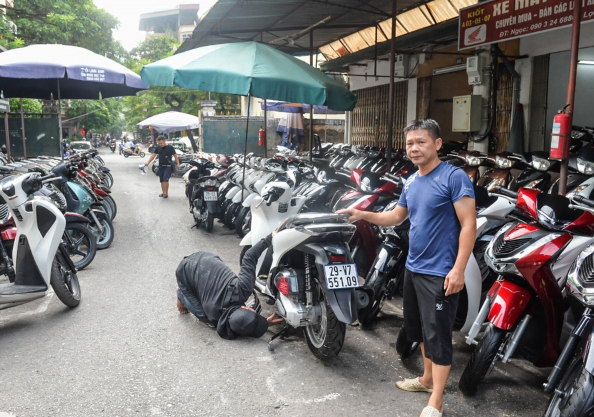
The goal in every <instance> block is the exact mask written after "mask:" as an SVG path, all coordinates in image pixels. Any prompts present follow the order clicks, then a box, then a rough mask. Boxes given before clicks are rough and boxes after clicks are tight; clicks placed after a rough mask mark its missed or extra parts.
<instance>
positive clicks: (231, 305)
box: [176, 235, 272, 339]
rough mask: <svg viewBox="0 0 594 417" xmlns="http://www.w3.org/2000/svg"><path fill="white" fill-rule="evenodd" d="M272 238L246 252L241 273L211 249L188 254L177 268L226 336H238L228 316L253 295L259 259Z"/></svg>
mask: <svg viewBox="0 0 594 417" xmlns="http://www.w3.org/2000/svg"><path fill="white" fill-rule="evenodd" d="M271 242H272V235H268V236H267V237H265V238H264V239H262V240H261V241H260V242H258V243H257V244H256V245H255V246H254V247H253V248H251V249H250V250H248V251H247V252H246V253H245V256H244V257H243V261H242V263H241V268H240V270H239V275H235V274H234V273H233V271H231V269H230V268H229V267H228V266H227V265H225V263H224V262H223V261H222V260H221V258H219V257H218V256H217V255H214V254H212V253H208V252H196V253H194V254H192V255H190V256H186V257H185V258H184V260H183V261H182V262H181V263H180V265H179V266H178V268H177V271H176V275H177V279H178V281H180V282H182V283H183V284H184V286H185V287H186V288H187V290H188V291H191V292H192V293H193V294H194V295H196V296H197V298H198V299H199V301H200V303H201V304H202V308H203V310H204V313H205V314H206V316H207V317H208V319H209V320H210V322H211V323H212V324H215V325H216V326H217V332H218V334H219V335H220V336H221V337H222V338H224V339H235V338H236V337H237V336H238V334H237V332H236V331H234V330H233V328H232V324H231V323H230V322H229V319H230V318H231V316H232V314H233V313H234V312H235V311H236V310H237V309H239V308H241V306H243V305H244V304H245V302H246V301H247V300H248V298H249V297H250V296H251V295H252V292H253V291H254V285H255V282H256V265H257V263H258V259H259V258H260V255H261V254H262V253H263V252H264V251H265V250H266V249H267V248H268V247H269V246H270V244H271Z"/></svg>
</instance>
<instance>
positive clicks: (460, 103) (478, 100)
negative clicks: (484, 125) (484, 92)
mask: <svg viewBox="0 0 594 417" xmlns="http://www.w3.org/2000/svg"><path fill="white" fill-rule="evenodd" d="M482 99H483V98H482V96H480V95H472V96H458V97H454V98H453V103H452V104H453V108H454V111H453V114H452V132H478V131H479V130H481V113H482Z"/></svg>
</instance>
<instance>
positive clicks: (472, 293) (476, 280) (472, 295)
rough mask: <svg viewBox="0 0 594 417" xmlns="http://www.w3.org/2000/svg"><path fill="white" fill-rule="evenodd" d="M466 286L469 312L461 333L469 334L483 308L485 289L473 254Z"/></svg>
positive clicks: (468, 264)
mask: <svg viewBox="0 0 594 417" xmlns="http://www.w3.org/2000/svg"><path fill="white" fill-rule="evenodd" d="M464 285H465V287H464V288H465V291H466V293H467V294H468V310H467V311H466V320H464V325H463V326H462V328H461V329H460V331H461V332H463V333H467V332H468V331H469V330H470V328H471V327H472V323H473V322H474V320H475V318H476V316H477V315H478V312H479V309H480V308H481V305H480V302H481V292H482V288H483V279H482V276H481V270H480V268H479V266H478V263H477V261H476V258H475V257H474V254H472V253H471V254H470V258H469V259H468V263H467V264H466V269H465V270H464Z"/></svg>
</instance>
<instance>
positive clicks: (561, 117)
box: [550, 104, 571, 160]
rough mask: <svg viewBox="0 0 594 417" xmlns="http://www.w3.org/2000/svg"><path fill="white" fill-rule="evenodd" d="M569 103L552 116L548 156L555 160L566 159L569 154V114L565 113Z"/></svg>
mask: <svg viewBox="0 0 594 417" xmlns="http://www.w3.org/2000/svg"><path fill="white" fill-rule="evenodd" d="M567 107H569V104H568V105H567V106H565V107H563V108H562V109H561V110H559V111H558V112H557V114H556V115H555V117H554V118H553V131H552V133H551V153H550V158H551V159H556V160H562V159H567V158H568V156H569V142H570V140H571V116H570V115H569V114H567V113H565V109H567Z"/></svg>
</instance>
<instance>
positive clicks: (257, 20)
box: [176, 0, 424, 54]
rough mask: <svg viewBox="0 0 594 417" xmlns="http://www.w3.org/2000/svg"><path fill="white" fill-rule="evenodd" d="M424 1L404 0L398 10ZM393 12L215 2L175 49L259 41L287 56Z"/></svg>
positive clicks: (364, 4) (289, 2)
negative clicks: (189, 34)
mask: <svg viewBox="0 0 594 417" xmlns="http://www.w3.org/2000/svg"><path fill="white" fill-rule="evenodd" d="M422 3H424V2H419V1H418V0H402V1H399V2H398V6H399V10H398V13H400V12H404V11H406V10H408V9H411V8H413V7H415V6H418V5H420V4H422ZM391 16H392V1H391V0H366V1H363V0H283V1H278V0H219V1H218V2H217V3H216V4H215V5H214V6H213V7H212V8H211V10H210V11H209V12H208V13H207V14H206V15H205V16H204V18H203V19H202V20H201V21H200V22H199V23H198V26H196V28H195V29H194V33H193V36H192V38H190V39H187V40H186V41H185V42H184V43H183V44H182V45H181V46H180V47H179V49H178V50H177V52H176V53H180V52H184V51H188V50H190V49H194V48H198V47H201V46H207V45H215V44H220V43H230V42H245V41H250V40H255V41H260V42H263V43H267V44H269V45H272V46H275V47H277V48H278V49H280V50H282V51H284V52H287V53H291V54H309V51H310V43H309V32H310V30H312V29H313V31H314V36H313V38H314V42H313V47H314V49H315V50H318V49H319V48H320V47H321V46H323V45H326V44H328V43H331V42H333V41H336V40H337V39H340V38H342V37H344V36H347V35H350V34H353V33H356V32H358V31H359V30H361V29H364V28H367V27H369V26H374V25H376V24H378V23H379V22H381V21H384V20H386V19H388V18H390V17H391Z"/></svg>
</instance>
